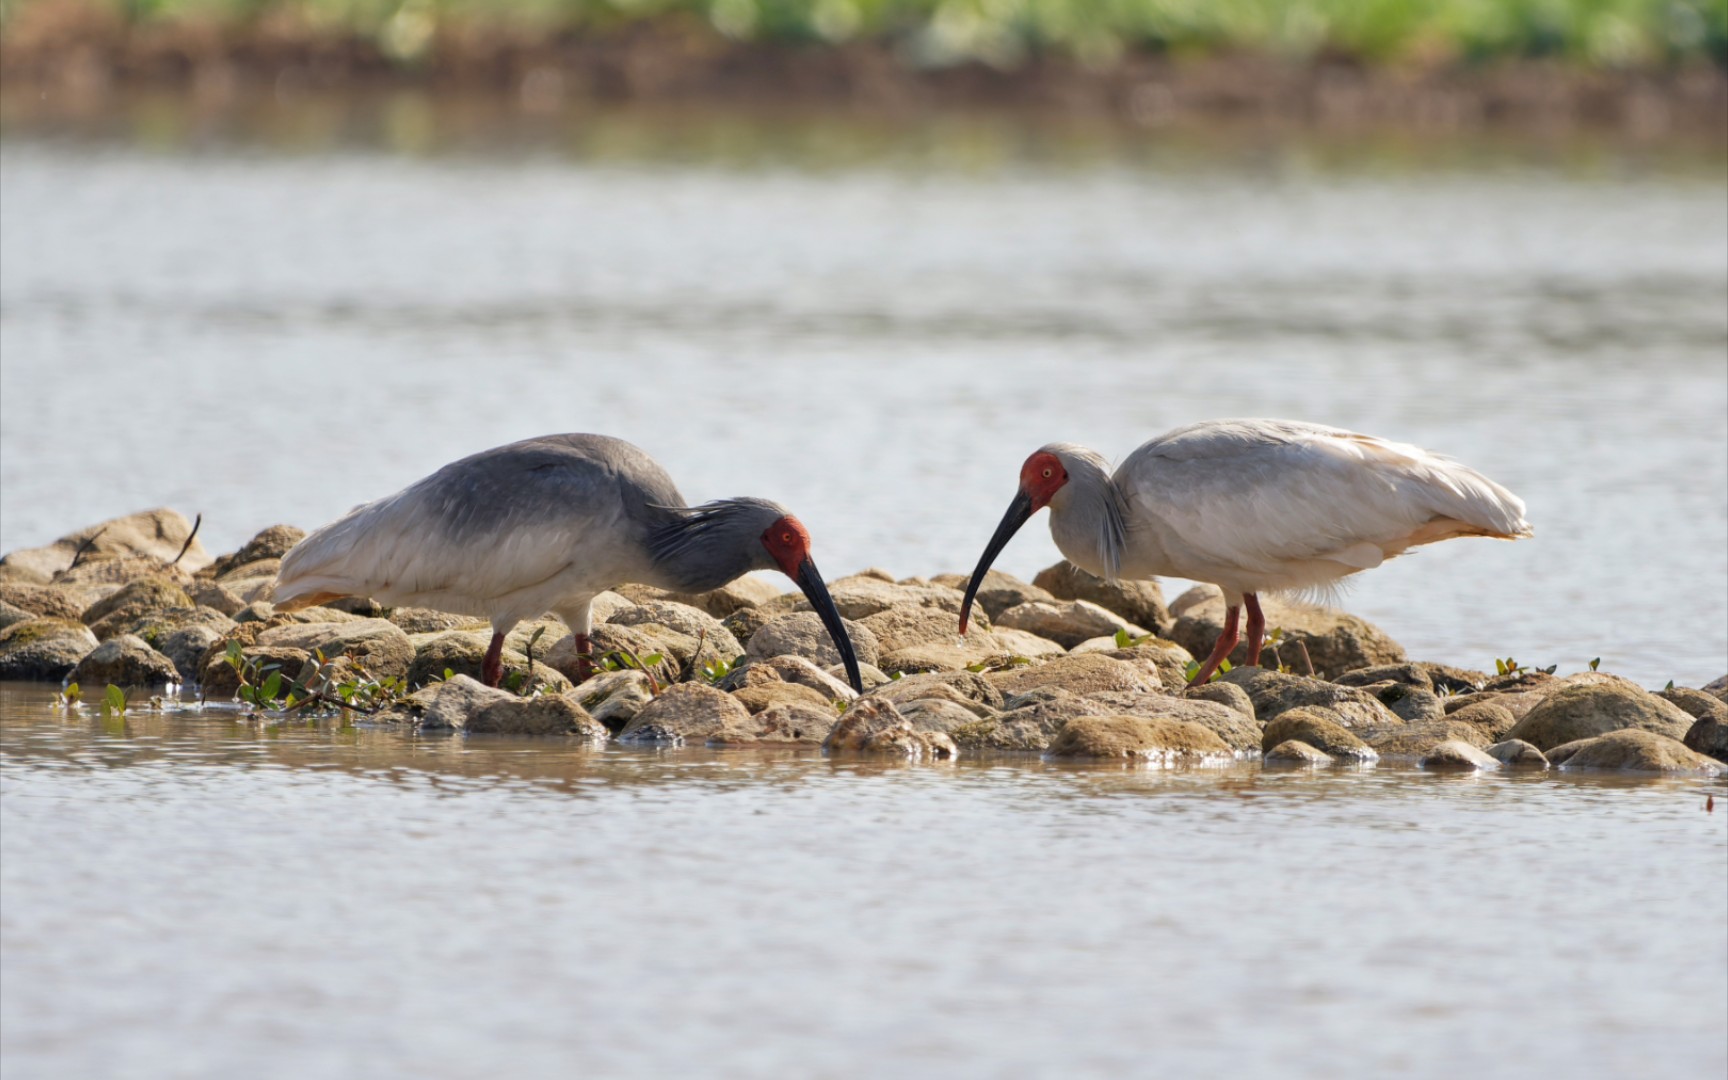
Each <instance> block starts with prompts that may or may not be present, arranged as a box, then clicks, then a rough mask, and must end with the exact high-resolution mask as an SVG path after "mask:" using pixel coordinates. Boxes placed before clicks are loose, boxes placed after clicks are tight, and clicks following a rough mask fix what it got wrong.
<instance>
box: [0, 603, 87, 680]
mask: <svg viewBox="0 0 1728 1080" xmlns="http://www.w3.org/2000/svg"><path fill="white" fill-rule="evenodd" d="M96 645H97V641H96V635H95V634H92V633H91V632H90V628H89V627H87V626H85V625H84V624H83V623H81V622H74V621H73V620H71V619H40V618H38V619H25V620H24V621H23V622H16V623H13V624H12V625H11V626H8V627H6V628H5V629H4V630H0V680H5V679H31V680H35V681H38V682H44V681H46V682H59V681H60V680H61V679H63V678H65V677H66V675H67V674H68V673H70V672H71V670H72V669H73V668H74V667H76V666H77V665H78V661H80V660H82V659H84V657H85V656H86V655H88V654H89V653H90V652H91V651H92V650H94V649H95V648H96Z"/></svg>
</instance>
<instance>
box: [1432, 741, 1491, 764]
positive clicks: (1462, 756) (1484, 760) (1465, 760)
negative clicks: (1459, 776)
mask: <svg viewBox="0 0 1728 1080" xmlns="http://www.w3.org/2000/svg"><path fill="white" fill-rule="evenodd" d="M1418 764H1419V765H1420V766H1421V767H1422V768H1424V769H1430V770H1433V771H1436V772H1438V771H1450V772H1466V771H1471V770H1475V771H1478V772H1481V771H1486V770H1489V769H1498V768H1499V767H1500V760H1499V759H1498V758H1496V757H1494V756H1493V755H1491V754H1489V753H1487V752H1486V751H1484V750H1483V749H1481V748H1480V747H1477V746H1472V745H1471V744H1470V743H1467V742H1464V741H1462V740H1459V739H1443V740H1441V741H1440V742H1439V743H1437V744H1435V746H1434V748H1433V749H1431V750H1429V751H1428V752H1427V753H1426V754H1423V755H1422V760H1421V761H1420V762H1418Z"/></svg>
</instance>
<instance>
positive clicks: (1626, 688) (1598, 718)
mask: <svg viewBox="0 0 1728 1080" xmlns="http://www.w3.org/2000/svg"><path fill="white" fill-rule="evenodd" d="M1692 723H1693V720H1692V717H1691V716H1689V715H1687V714H1686V713H1685V712H1684V711H1682V710H1681V709H1680V708H1679V707H1678V706H1676V705H1673V704H1672V703H1670V702H1667V701H1664V700H1662V699H1661V698H1659V697H1657V696H1656V695H1655V694H1652V693H1650V692H1648V691H1646V690H1643V689H1641V688H1639V687H1637V686H1634V685H1632V684H1631V683H1627V682H1624V681H1614V682H1584V683H1577V684H1572V685H1565V686H1560V687H1558V688H1556V689H1555V690H1553V691H1551V692H1550V693H1548V694H1547V695H1545V696H1544V697H1543V699H1542V701H1541V703H1540V704H1538V705H1537V706H1536V707H1535V708H1533V709H1531V710H1530V712H1529V713H1528V714H1527V715H1526V716H1525V717H1524V719H1522V720H1520V721H1519V722H1518V723H1517V725H1516V726H1514V727H1513V728H1512V730H1510V731H1508V732H1507V733H1506V738H1508V739H1523V740H1524V741H1525V742H1528V743H1532V744H1534V745H1535V746H1536V747H1537V748H1538V749H1541V750H1548V749H1549V748H1551V747H1556V746H1560V745H1562V744H1564V743H1568V742H1574V741H1577V740H1579V739H1588V738H1592V737H1594V736H1597V735H1605V734H1607V733H1609V732H1611V731H1621V730H1628V729H1630V730H1638V731H1649V732H1654V733H1655V734H1657V735H1665V736H1667V737H1668V738H1670V739H1673V740H1675V741H1676V742H1678V741H1679V740H1681V739H1683V738H1685V737H1686V731H1687V729H1688V728H1690V727H1691V726H1692Z"/></svg>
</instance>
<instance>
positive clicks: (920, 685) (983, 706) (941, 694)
mask: <svg viewBox="0 0 1728 1080" xmlns="http://www.w3.org/2000/svg"><path fill="white" fill-rule="evenodd" d="M864 696H865V697H867V698H880V699H882V700H883V701H888V702H892V703H894V704H896V705H897V704H900V703H901V702H906V701H913V700H916V699H917V698H922V697H935V698H943V699H945V700H948V701H953V702H956V703H957V704H960V705H962V706H965V707H967V708H968V709H970V710H971V711H973V712H975V713H977V714H978V715H980V716H984V715H990V714H993V713H996V712H999V711H1001V709H1002V706H1003V695H1002V691H1001V690H1000V689H998V688H997V686H996V684H995V683H993V682H991V681H990V680H989V679H986V678H985V677H984V676H982V675H976V674H974V673H972V672H970V671H943V672H930V673H928V674H922V675H907V676H904V677H902V678H899V679H892V680H889V681H886V682H883V683H882V684H881V685H879V686H874V687H871V689H870V690H869V691H868V692H867V693H866V694H865V695H864Z"/></svg>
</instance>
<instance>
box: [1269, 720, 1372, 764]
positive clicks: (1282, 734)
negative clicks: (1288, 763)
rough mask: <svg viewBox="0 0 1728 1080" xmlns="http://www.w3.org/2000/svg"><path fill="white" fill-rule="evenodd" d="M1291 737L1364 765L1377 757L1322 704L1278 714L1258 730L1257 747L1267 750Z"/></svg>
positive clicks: (1332, 755)
mask: <svg viewBox="0 0 1728 1080" xmlns="http://www.w3.org/2000/svg"><path fill="white" fill-rule="evenodd" d="M1291 740H1294V741H1296V742H1300V743H1304V744H1306V745H1308V746H1312V747H1313V748H1314V749H1316V750H1319V751H1320V752H1321V753H1323V754H1326V755H1327V756H1329V757H1335V758H1339V759H1342V760H1344V761H1351V762H1357V763H1362V764H1366V763H1368V762H1373V761H1378V760H1380V755H1379V754H1378V753H1377V752H1375V750H1374V749H1373V748H1372V747H1370V746H1369V745H1368V744H1367V743H1365V742H1363V741H1362V740H1361V739H1360V738H1358V737H1357V736H1356V735H1355V733H1354V732H1352V731H1350V730H1349V729H1348V728H1346V727H1344V725H1342V724H1340V723H1338V720H1337V714H1336V713H1334V712H1332V711H1331V710H1329V709H1327V708H1325V707H1323V706H1313V705H1307V706H1301V707H1299V708H1295V709H1289V710H1287V711H1285V712H1283V713H1280V714H1279V715H1278V716H1277V717H1276V718H1275V719H1273V720H1271V721H1269V722H1268V723H1267V724H1266V727H1265V730H1264V731H1262V732H1261V735H1260V747H1261V748H1264V749H1266V750H1268V751H1270V750H1271V748H1272V747H1274V746H1277V745H1278V744H1279V743H1282V742H1287V741H1291Z"/></svg>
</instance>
